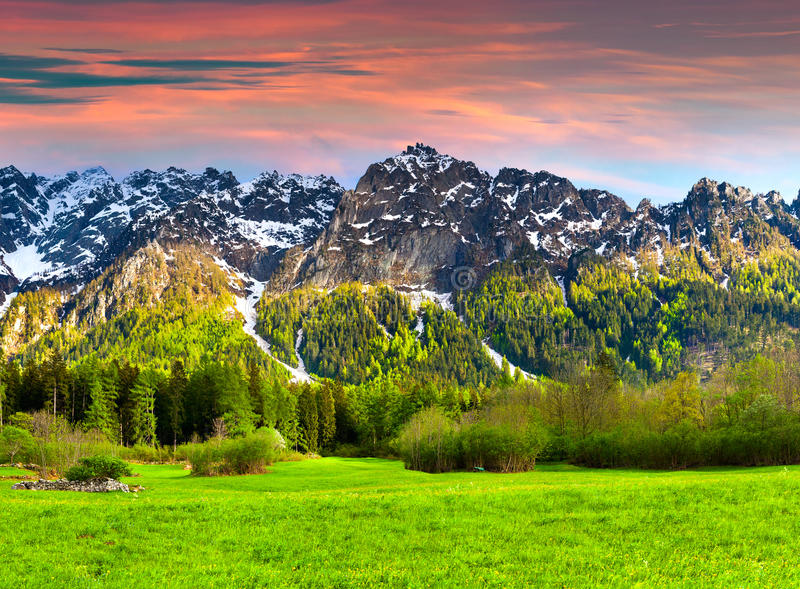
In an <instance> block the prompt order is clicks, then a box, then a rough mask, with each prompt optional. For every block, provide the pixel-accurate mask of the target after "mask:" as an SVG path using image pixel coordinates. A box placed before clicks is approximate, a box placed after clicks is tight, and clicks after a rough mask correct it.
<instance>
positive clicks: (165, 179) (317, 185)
mask: <svg viewBox="0 0 800 589" xmlns="http://www.w3.org/2000/svg"><path fill="white" fill-rule="evenodd" d="M343 192H344V190H343V188H342V187H341V186H339V185H338V184H337V183H336V182H335V180H333V179H332V178H324V177H316V178H310V177H303V176H298V175H292V176H286V177H284V176H281V175H279V174H278V173H277V172H273V173H271V174H262V175H261V176H259V177H258V178H257V179H256V180H254V181H253V182H248V183H244V184H241V183H239V181H238V180H237V179H236V178H235V176H234V175H233V174H232V173H231V172H219V171H217V170H215V169H213V168H207V169H206V170H205V172H203V173H202V174H192V173H189V172H186V171H185V170H182V169H179V168H168V169H167V170H165V171H163V172H154V171H152V170H144V171H141V172H134V173H132V174H131V175H130V176H128V177H127V178H125V179H124V180H123V181H122V182H121V183H117V182H116V181H115V180H114V179H113V178H112V177H111V176H110V175H109V174H108V172H106V171H105V170H104V169H103V168H93V169H90V170H86V171H85V172H83V173H80V174H79V173H77V172H70V173H68V174H65V175H63V176H58V177H56V178H51V179H47V178H42V177H38V176H35V175H31V176H30V177H26V176H25V175H23V174H22V173H20V172H19V171H18V170H17V169H16V168H14V167H8V168H5V169H3V170H0V206H2V219H0V223H1V224H0V248H2V252H0V253H2V259H3V265H4V270H5V275H3V276H0V286H3V287H5V288H3V290H4V292H9V291H10V290H12V289H14V288H16V287H17V285H18V284H19V283H25V284H24V286H23V288H26V289H32V288H36V287H38V286H41V285H43V284H84V283H86V282H87V281H88V280H90V279H91V278H93V277H95V276H97V275H99V274H100V272H102V270H103V269H104V268H105V267H107V266H109V265H110V264H112V263H113V261H114V260H115V259H116V258H117V257H118V256H120V255H122V254H123V253H125V252H128V251H131V250H134V249H136V248H138V247H142V246H144V245H146V244H147V243H149V242H150V241H152V240H154V239H155V240H158V239H163V240H165V241H173V242H176V241H177V242H183V241H186V240H190V241H193V242H197V243H202V244H204V245H205V246H206V247H207V249H208V250H209V252H213V253H215V254H216V255H218V256H219V257H220V258H224V259H226V260H227V261H228V262H229V263H231V264H232V265H234V266H236V267H237V268H239V269H240V270H242V271H245V272H248V273H251V274H252V275H253V276H255V277H257V278H259V279H264V278H265V277H266V276H267V274H268V272H269V271H270V269H271V268H272V267H274V266H275V264H276V263H277V261H278V260H279V259H280V257H281V256H282V254H283V252H284V251H285V250H286V249H288V248H290V247H293V246H295V245H300V244H306V245H307V244H310V243H312V242H313V241H314V239H315V238H316V237H317V236H318V235H319V233H320V232H321V231H322V230H323V229H324V228H325V226H327V224H328V221H329V220H330V216H331V214H332V212H333V210H334V208H335V207H336V205H337V204H338V202H339V199H340V198H341V195H342V193H343ZM0 271H2V269H1V268H0Z"/></svg>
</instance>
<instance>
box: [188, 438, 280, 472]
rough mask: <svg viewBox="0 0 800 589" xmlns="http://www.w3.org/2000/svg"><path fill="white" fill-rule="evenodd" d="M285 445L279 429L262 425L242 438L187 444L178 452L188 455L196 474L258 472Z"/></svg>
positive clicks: (278, 454) (263, 470)
mask: <svg viewBox="0 0 800 589" xmlns="http://www.w3.org/2000/svg"><path fill="white" fill-rule="evenodd" d="M285 446H286V443H285V442H284V440H283V437H282V436H281V435H280V434H279V433H278V432H277V431H276V430H274V429H270V428H261V429H259V430H256V431H255V432H254V433H252V434H249V435H247V436H244V437H242V438H234V439H229V440H209V441H207V442H204V443H199V444H185V445H183V446H181V447H179V448H178V450H177V451H176V453H175V455H176V456H185V457H186V459H187V460H188V461H189V463H190V464H191V465H192V474H196V475H206V476H213V475H228V474H257V473H262V472H265V470H266V467H267V466H269V465H270V464H272V463H273V462H275V461H276V460H277V459H278V458H279V457H280V455H281V452H283V450H284V448H285Z"/></svg>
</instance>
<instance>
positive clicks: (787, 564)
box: [0, 458, 800, 587]
mask: <svg viewBox="0 0 800 589" xmlns="http://www.w3.org/2000/svg"><path fill="white" fill-rule="evenodd" d="M2 470H3V469H0V471H2ZM134 470H135V471H136V472H139V473H141V477H137V478H135V479H131V480H130V481H128V482H136V483H137V484H141V485H143V486H144V487H146V490H145V491H144V492H142V493H141V494H139V495H135V494H119V493H118V494H107V495H105V494H104V495H92V494H81V493H64V492H33V491H12V490H11V488H10V487H11V484H12V481H0V483H2V484H0V530H1V531H2V547H3V548H2V553H1V554H2V559H1V562H0V586H3V587H7V586H15V587H16V586H31V587H42V586H53V587H56V586H58V587H93V586H120V587H121V586H131V587H211V586H213V587H255V586H269V587H274V586H281V585H295V586H340V587H341V586H374V585H376V584H384V585H391V586H409V587H427V586H483V585H494V586H521V585H536V586H552V587H561V586H567V587H589V586H637V585H638V586H646V587H650V586H656V585H666V586H687V587H689V586H691V587H697V586H718V587H756V586H758V587H763V586H775V587H790V586H800V567H799V566H798V565H800V555H799V554H798V551H797V539H798V537H800V468H788V469H786V468H759V469H711V470H704V471H689V472H674V473H662V472H642V471H598V470H586V469H578V468H573V467H569V466H563V465H559V466H541V467H538V468H537V469H536V471H535V472H531V473H526V474H519V475H501V474H488V473H452V474H445V475H429V474H423V473H419V472H410V471H406V470H404V469H403V465H402V464H401V463H399V462H393V461H385V460H378V459H338V458H326V459H322V460H311V461H305V462H293V463H281V464H277V465H275V466H274V467H273V469H272V470H273V472H271V473H270V474H266V475H261V476H248V477H230V478H195V477H190V476H187V473H186V471H184V470H183V469H182V468H181V467H180V466H138V465H136V466H135V467H134ZM3 474H5V473H3V472H0V475H3Z"/></svg>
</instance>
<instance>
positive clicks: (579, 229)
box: [270, 144, 800, 290]
mask: <svg viewBox="0 0 800 589" xmlns="http://www.w3.org/2000/svg"><path fill="white" fill-rule="evenodd" d="M798 208H800V200H799V201H798V202H797V203H795V204H794V205H793V206H792V207H788V206H787V205H786V204H785V203H784V201H783V199H782V198H781V196H780V195H779V194H777V193H774V192H771V193H769V194H767V195H754V194H752V193H751V192H750V191H749V190H747V189H744V188H734V187H732V186H730V185H728V184H724V183H722V184H719V183H716V182H712V181H710V180H707V179H703V180H701V181H700V182H698V184H697V185H695V186H694V187H693V188H692V190H691V191H690V192H689V194H688V196H687V198H686V199H685V200H684V201H683V202H681V203H676V204H671V205H667V206H664V207H655V206H653V205H652V203H650V201H649V200H646V199H645V200H643V201H642V202H641V203H640V204H639V206H638V207H637V208H636V210H635V211H634V210H631V209H630V207H628V206H627V205H626V204H625V202H624V201H623V200H622V199H620V198H619V197H617V196H615V195H613V194H610V193H608V192H605V191H601V190H588V189H577V188H576V187H575V186H574V185H573V184H572V183H571V182H569V180H567V179H566V178H560V177H558V176H555V175H553V174H550V173H549V172H545V171H542V172H537V173H531V172H528V171H527V170H520V169H514V168H503V169H501V170H500V171H499V172H498V174H497V175H496V176H495V177H491V175H489V174H488V173H486V172H483V171H481V170H479V169H478V168H477V167H476V166H475V164H473V163H472V162H464V161H460V160H457V159H454V158H452V157H451V156H447V155H442V154H439V153H438V152H437V151H436V150H435V149H433V148H430V147H427V146H424V145H421V144H417V145H415V146H410V147H409V148H408V149H407V150H406V151H404V152H403V153H401V154H400V155H398V156H395V157H393V158H389V159H387V160H385V161H383V162H381V163H378V164H373V165H372V166H370V167H369V169H368V170H367V172H366V174H364V176H363V177H362V178H361V180H360V181H359V182H358V185H357V186H356V189H355V191H353V192H349V193H346V194H345V196H344V197H343V198H342V201H341V203H340V205H339V207H338V209H337V210H336V212H335V214H334V216H333V219H332V220H331V224H330V226H329V228H328V229H327V230H326V231H325V232H324V233H322V235H321V236H320V237H319V239H318V240H317V242H316V243H315V244H314V247H313V248H310V249H309V250H308V251H305V252H299V251H296V252H293V253H292V255H290V256H289V257H287V258H286V260H285V263H284V264H283V267H282V268H281V269H280V271H279V272H278V273H277V274H276V275H275V276H274V277H273V279H272V282H271V285H270V286H271V288H272V289H273V290H282V289H286V288H292V287H293V286H295V285H297V284H302V283H304V282H310V283H312V284H316V285H318V286H322V287H326V288H329V287H332V286H335V285H337V284H339V283H341V282H344V281H347V280H360V281H364V282H368V283H375V282H386V283H389V284H393V285H395V286H402V285H418V286H425V287H427V288H432V289H437V290H442V289H444V290H449V289H450V287H451V285H450V283H449V278H450V276H451V275H452V273H453V271H454V269H455V268H457V267H458V266H464V265H466V266H470V267H472V268H473V270H474V271H475V272H476V274H477V275H478V277H480V274H481V273H482V272H485V271H486V268H487V267H488V266H489V265H490V264H492V263H494V262H495V261H498V260H503V259H506V258H507V257H508V256H510V255H512V252H513V251H516V250H517V248H518V247H519V246H521V245H523V244H532V245H533V246H534V247H535V248H536V250H537V251H538V252H539V254H540V255H541V256H542V258H543V259H544V260H545V262H546V263H547V264H548V266H549V267H550V269H551V271H552V272H553V273H554V274H556V275H563V274H564V273H565V272H566V271H567V268H568V265H569V260H570V259H571V258H572V257H574V256H575V255H576V254H579V253H581V252H593V253H594V254H598V255H603V256H605V257H612V256H617V255H624V256H628V257H633V256H637V255H639V254H641V253H643V252H644V253H646V254H647V256H646V258H647V259H653V260H654V261H656V263H659V264H660V263H662V262H663V260H664V252H665V251H666V250H667V249H668V248H686V247H690V246H692V247H696V248H698V249H699V250H703V251H705V252H706V254H708V255H707V258H709V259H711V260H712V262H713V255H712V252H719V251H721V249H724V247H723V248H721V247H720V245H719V244H720V243H728V244H729V245H730V243H737V242H739V243H740V244H741V247H743V248H744V249H743V250H742V251H743V253H744V254H745V255H747V254H748V253H752V254H753V255H757V254H758V252H759V251H762V249H763V248H765V247H771V246H772V245H775V244H780V243H782V242H781V240H784V241H785V239H787V238H788V239H789V241H790V242H791V243H793V244H800V223H798V220H797V217H796V216H795V210H796V209H798ZM737 251H739V250H737ZM727 259H728V260H730V259H732V257H731V256H730V255H728V256H727ZM730 263H731V262H730V261H726V262H725V264H728V265H729V264H730ZM721 264H722V262H720V267H719V268H718V273H719V274H720V276H722V275H724V274H725V273H726V272H727V271H729V270H730V268H729V267H727V266H725V267H723V266H722V265H721Z"/></svg>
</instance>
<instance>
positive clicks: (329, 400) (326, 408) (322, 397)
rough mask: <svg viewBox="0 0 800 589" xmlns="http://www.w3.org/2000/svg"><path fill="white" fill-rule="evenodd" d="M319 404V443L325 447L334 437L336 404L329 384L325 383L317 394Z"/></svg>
mask: <svg viewBox="0 0 800 589" xmlns="http://www.w3.org/2000/svg"><path fill="white" fill-rule="evenodd" d="M317 401H318V404H319V408H318V409H319V445H320V447H321V448H326V447H327V446H328V444H330V443H331V442H332V441H333V439H334V438H335V437H336V405H335V401H334V398H333V391H332V390H331V386H330V385H329V384H327V383H326V385H325V386H323V387H322V388H321V389H320V391H319V393H318V394H317Z"/></svg>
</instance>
